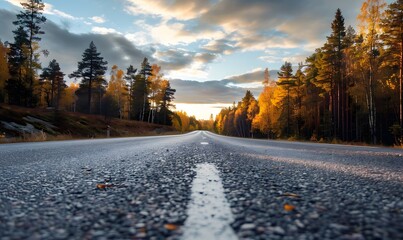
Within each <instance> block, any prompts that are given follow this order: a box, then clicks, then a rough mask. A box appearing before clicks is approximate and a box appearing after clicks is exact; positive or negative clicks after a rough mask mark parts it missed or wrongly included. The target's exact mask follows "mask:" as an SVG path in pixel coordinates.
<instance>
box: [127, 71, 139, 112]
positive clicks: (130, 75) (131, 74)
mask: <svg viewBox="0 0 403 240" xmlns="http://www.w3.org/2000/svg"><path fill="white" fill-rule="evenodd" d="M136 72H137V69H136V68H134V67H133V65H130V66H129V67H128V68H127V70H126V75H125V77H124V79H125V80H126V82H127V83H128V87H129V118H132V116H133V113H132V111H133V92H134V91H133V87H134V82H135V79H136Z"/></svg>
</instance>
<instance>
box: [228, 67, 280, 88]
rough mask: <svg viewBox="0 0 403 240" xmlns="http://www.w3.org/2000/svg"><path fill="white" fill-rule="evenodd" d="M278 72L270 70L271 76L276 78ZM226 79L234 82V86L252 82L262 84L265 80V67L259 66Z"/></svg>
mask: <svg viewBox="0 0 403 240" xmlns="http://www.w3.org/2000/svg"><path fill="white" fill-rule="evenodd" d="M277 72H278V70H270V69H269V74H270V78H271V79H273V80H275V79H277ZM225 79H226V80H227V81H228V82H231V83H233V84H232V85H233V86H243V85H242V84H251V83H258V84H261V83H262V82H263V80H264V69H261V68H257V69H253V70H252V71H249V72H246V73H243V74H240V75H233V76H227V77H225Z"/></svg>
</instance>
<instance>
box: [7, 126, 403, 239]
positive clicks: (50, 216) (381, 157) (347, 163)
mask: <svg viewBox="0 0 403 240" xmlns="http://www.w3.org/2000/svg"><path fill="white" fill-rule="evenodd" d="M0 183H1V187H0V239H167V238H168V239H206V238H209V239H403V151H402V150H399V149H391V148H378V147H357V146H343V145H329V144H313V143H297V142H283V141H268V140H253V139H240V138H231V137H224V136H219V135H215V134H212V133H209V132H203V131H196V132H192V133H189V134H184V135H178V136H162V137H138V138H119V139H102V140H79V141H60V142H44V143H17V144H3V145H0Z"/></svg>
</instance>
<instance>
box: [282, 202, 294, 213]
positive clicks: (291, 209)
mask: <svg viewBox="0 0 403 240" xmlns="http://www.w3.org/2000/svg"><path fill="white" fill-rule="evenodd" d="M283 207H284V210H285V211H287V212H291V211H293V210H295V206H293V205H291V204H288V203H286V204H284V206H283Z"/></svg>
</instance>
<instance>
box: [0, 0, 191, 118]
mask: <svg viewBox="0 0 403 240" xmlns="http://www.w3.org/2000/svg"><path fill="white" fill-rule="evenodd" d="M21 5H22V7H23V10H22V11H20V12H19V13H18V14H17V16H16V17H17V20H16V21H14V22H13V24H14V25H15V30H14V31H13V35H14V41H13V42H4V43H3V42H1V41H0V103H6V104H10V105H17V106H23V107H29V108H36V107H38V108H48V109H54V110H55V111H60V110H64V111H74V112H75V111H77V112H82V113H88V114H98V115H103V116H105V117H108V118H110V117H115V118H121V119H131V120H137V121H144V122H149V123H157V124H163V125H172V123H173V122H174V123H175V124H176V125H180V123H181V116H180V114H175V113H173V112H172V111H171V110H170V109H171V108H172V107H173V100H174V94H175V92H176V90H175V89H173V88H171V85H170V82H169V81H168V80H166V79H164V77H163V74H162V73H161V67H160V66H158V65H157V64H151V63H149V61H148V59H147V58H144V60H143V62H142V63H141V65H140V66H141V67H140V69H136V68H135V67H133V65H129V66H128V67H127V69H126V71H125V70H123V69H121V68H119V67H118V66H116V65H113V66H112V67H111V70H110V71H109V81H107V76H106V75H108V62H107V61H105V60H104V58H103V57H102V56H101V53H100V52H99V51H98V49H97V47H96V45H95V43H94V42H91V43H89V47H88V48H87V49H85V50H84V51H83V54H82V60H81V61H79V62H78V63H77V70H75V71H74V72H72V73H69V74H67V76H68V77H69V78H70V79H73V80H74V82H73V83H72V84H70V86H67V85H66V78H65V77H66V74H65V73H64V72H63V71H62V69H61V68H60V66H59V63H58V62H57V60H56V59H53V60H51V61H50V62H49V63H48V65H47V66H46V67H42V63H41V62H40V57H41V56H45V57H46V56H48V55H49V52H48V51H47V50H41V49H42V48H41V47H40V41H41V35H43V34H45V32H44V31H42V30H41V29H42V28H41V27H42V25H43V24H44V23H45V22H46V18H45V17H44V16H43V11H44V7H45V5H44V3H43V2H42V1H39V0H30V1H27V2H22V3H21ZM188 118H189V117H188ZM182 119H183V117H182Z"/></svg>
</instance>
